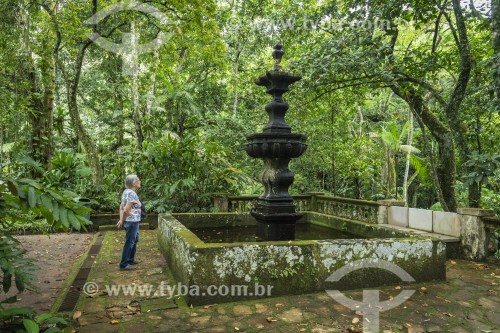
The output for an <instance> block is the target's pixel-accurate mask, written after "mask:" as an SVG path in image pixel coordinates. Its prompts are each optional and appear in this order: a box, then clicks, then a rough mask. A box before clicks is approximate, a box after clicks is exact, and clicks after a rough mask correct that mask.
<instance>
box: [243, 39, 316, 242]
mask: <svg viewBox="0 0 500 333" xmlns="http://www.w3.org/2000/svg"><path fill="white" fill-rule="evenodd" d="M284 53H285V52H284V51H283V50H282V46H281V45H280V44H277V45H276V46H275V47H274V52H273V58H274V60H275V65H274V67H273V69H272V70H271V71H268V72H266V74H265V75H263V76H261V77H259V78H258V79H257V81H256V84H257V85H259V86H264V87H266V88H267V93H268V94H270V95H272V96H273V99H272V101H271V102H269V103H268V104H267V105H266V107H265V110H266V111H267V113H268V114H269V122H268V124H267V125H266V126H265V127H264V129H263V131H262V133H255V134H251V135H249V136H247V140H248V144H247V147H246V151H247V153H248V155H250V156H251V157H253V158H261V159H263V160H264V170H263V171H262V174H261V176H260V181H261V183H262V184H263V185H264V193H263V194H262V195H261V196H260V197H259V199H258V201H257V203H256V204H255V206H254V207H253V209H252V211H251V214H252V216H253V217H254V218H255V219H256V220H257V222H258V223H257V236H258V237H260V238H262V239H264V240H291V239H294V234H295V222H296V221H297V220H298V219H300V218H301V217H302V214H298V213H296V212H295V205H294V203H293V199H292V197H291V196H290V194H289V193H288V188H289V187H290V185H292V184H293V173H292V172H291V171H290V169H289V168H288V164H289V163H290V160H291V159H292V158H297V157H299V156H301V155H302V154H303V153H304V152H305V150H306V148H307V145H306V143H305V142H306V137H305V136H304V135H302V134H293V133H292V129H291V127H290V126H289V125H288V124H287V123H286V121H285V115H286V112H287V110H288V107H289V105H288V103H287V102H285V101H284V100H283V94H284V93H285V92H287V91H288V87H289V86H290V85H291V84H292V83H294V82H297V81H299V80H300V79H301V76H300V75H293V74H290V73H287V72H286V71H284V70H283V69H282V67H281V65H280V63H281V58H282V57H283V54H284Z"/></svg>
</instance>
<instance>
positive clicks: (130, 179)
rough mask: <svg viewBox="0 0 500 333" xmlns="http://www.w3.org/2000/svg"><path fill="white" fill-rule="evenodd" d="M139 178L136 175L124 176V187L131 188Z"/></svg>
mask: <svg viewBox="0 0 500 333" xmlns="http://www.w3.org/2000/svg"><path fill="white" fill-rule="evenodd" d="M138 180H139V177H137V175H128V176H127V177H125V187H126V188H132V187H134V183H135V182H136V181H138Z"/></svg>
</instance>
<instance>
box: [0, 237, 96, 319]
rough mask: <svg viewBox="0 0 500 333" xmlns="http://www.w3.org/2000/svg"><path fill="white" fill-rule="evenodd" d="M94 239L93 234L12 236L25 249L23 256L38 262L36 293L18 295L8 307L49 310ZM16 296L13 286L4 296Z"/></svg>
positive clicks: (28, 292)
mask: <svg viewBox="0 0 500 333" xmlns="http://www.w3.org/2000/svg"><path fill="white" fill-rule="evenodd" d="M93 237H94V234H90V233H85V234H77V233H70V234H67V233H63V234H52V235H22V236H15V238H16V239H17V240H19V241H20V242H21V244H22V245H23V247H24V248H25V249H26V250H27V254H26V255H25V256H26V257H30V258H36V259H37V262H36V265H37V266H39V267H40V269H39V270H37V271H34V274H35V275H36V276H37V279H36V280H35V283H34V285H35V286H37V287H38V288H39V291H38V293H37V292H32V291H27V292H23V293H21V294H18V296H17V298H18V300H19V301H18V302H16V303H14V304H11V305H10V306H11V307H12V306H15V307H18V306H31V307H33V308H34V309H35V310H36V311H43V312H46V311H49V310H50V307H51V306H52V303H53V302H54V299H55V297H56V295H57V293H58V292H59V290H61V287H62V286H63V283H64V280H65V279H66V277H67V276H68V273H69V271H70V269H71V267H72V265H73V264H74V262H75V261H76V260H78V258H79V257H80V256H82V255H83V254H84V253H85V251H86V250H87V249H88V247H89V243H90V242H91V240H92V238H93ZM16 293H17V290H16V288H15V287H14V283H13V285H12V288H11V290H10V291H9V293H7V296H13V295H15V294H16ZM4 296H5V295H2V298H3V297H4Z"/></svg>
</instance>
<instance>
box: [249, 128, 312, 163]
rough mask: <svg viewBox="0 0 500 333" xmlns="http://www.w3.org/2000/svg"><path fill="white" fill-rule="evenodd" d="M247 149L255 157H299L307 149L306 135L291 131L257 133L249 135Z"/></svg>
mask: <svg viewBox="0 0 500 333" xmlns="http://www.w3.org/2000/svg"><path fill="white" fill-rule="evenodd" d="M247 141H248V143H247V146H246V151H247V153H248V155H249V156H251V157H254V158H285V159H287V158H288V159H291V158H297V157H299V156H301V155H302V154H303V153H304V152H305V151H306V149H307V144H306V137H305V135H302V134H291V133H255V134H251V135H248V136H247Z"/></svg>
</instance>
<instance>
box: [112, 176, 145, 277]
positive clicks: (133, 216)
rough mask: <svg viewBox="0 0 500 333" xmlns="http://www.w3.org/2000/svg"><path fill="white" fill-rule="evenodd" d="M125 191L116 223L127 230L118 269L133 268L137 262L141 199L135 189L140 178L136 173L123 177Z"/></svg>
mask: <svg viewBox="0 0 500 333" xmlns="http://www.w3.org/2000/svg"><path fill="white" fill-rule="evenodd" d="M125 187H126V189H125V191H123V194H122V198H121V204H120V220H119V221H118V223H117V224H116V226H117V227H118V229H120V228H121V227H124V228H125V230H126V231H127V233H126V236H125V245H123V251H122V260H121V262H120V269H122V270H131V269H135V266H134V265H135V264H138V262H137V261H136V259H135V250H136V245H137V242H138V241H139V222H140V221H141V201H140V200H139V196H138V195H137V193H136V191H137V190H138V189H140V188H141V180H140V179H139V177H137V175H128V176H127V177H125Z"/></svg>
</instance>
